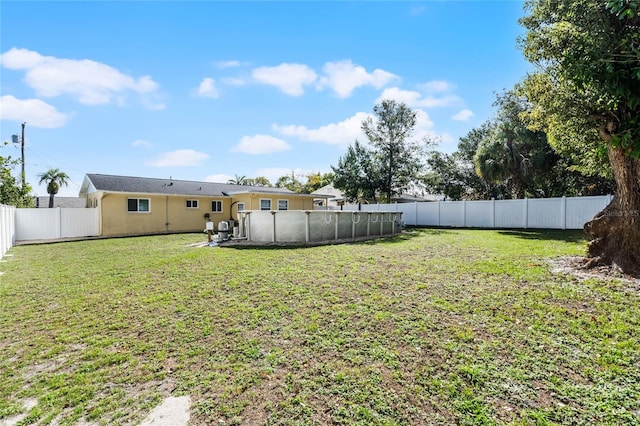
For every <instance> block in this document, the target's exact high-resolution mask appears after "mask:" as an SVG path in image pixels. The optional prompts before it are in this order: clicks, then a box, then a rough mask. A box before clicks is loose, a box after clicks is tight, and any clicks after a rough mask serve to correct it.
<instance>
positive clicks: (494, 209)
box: [491, 198, 496, 229]
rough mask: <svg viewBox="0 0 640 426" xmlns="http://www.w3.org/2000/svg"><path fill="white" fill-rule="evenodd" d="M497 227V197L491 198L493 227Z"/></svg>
mask: <svg viewBox="0 0 640 426" xmlns="http://www.w3.org/2000/svg"><path fill="white" fill-rule="evenodd" d="M495 227H496V199H495V198H492V199H491V228H492V229H495Z"/></svg>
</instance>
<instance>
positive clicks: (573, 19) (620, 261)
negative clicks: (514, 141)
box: [520, 0, 640, 275]
mask: <svg viewBox="0 0 640 426" xmlns="http://www.w3.org/2000/svg"><path fill="white" fill-rule="evenodd" d="M526 11H527V15H526V16H525V17H524V18H522V19H521V21H520V22H521V24H522V25H523V26H524V27H525V28H526V30H527V32H526V34H525V35H524V36H523V38H522V39H521V40H520V44H521V46H522V48H523V51H524V54H525V56H526V57H527V59H528V60H529V61H531V62H532V63H534V64H536V65H537V66H538V69H539V70H540V71H539V72H537V73H535V74H533V75H530V76H529V77H527V78H526V80H525V81H524V83H523V85H522V86H523V89H522V90H523V91H524V92H525V93H526V94H527V97H528V98H529V99H530V100H531V102H532V103H533V105H534V108H533V110H532V111H531V112H530V113H529V114H528V119H529V120H530V123H531V126H532V127H538V128H540V129H542V130H544V131H545V132H546V133H547V135H549V140H550V142H551V144H552V145H553V146H554V148H556V149H557V150H559V151H568V152H573V153H574V154H573V155H574V156H575V157H576V158H578V159H582V160H584V161H583V162H582V163H581V166H583V167H586V168H589V167H591V168H596V167H597V166H598V162H599V160H600V159H601V158H603V157H604V155H605V154H606V157H607V158H608V161H609V164H610V166H611V172H612V174H613V176H614V178H615V182H616V191H615V197H614V198H613V200H612V202H611V203H610V204H609V205H608V206H607V207H606V208H605V209H604V210H603V211H602V212H600V213H599V214H598V215H596V217H594V218H593V220H591V221H590V222H588V223H587V224H586V225H585V231H586V232H587V234H588V235H590V237H591V242H590V244H589V246H588V258H589V260H588V262H587V266H594V265H600V264H607V265H609V264H615V265H618V266H619V267H620V268H622V270H624V271H626V272H628V273H631V274H635V275H640V2H638V1H637V0H608V1H604V0H602V1H600V0H556V1H553V2H551V1H546V0H533V1H529V2H528V3H527V5H526Z"/></svg>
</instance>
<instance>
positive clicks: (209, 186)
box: [80, 173, 309, 197]
mask: <svg viewBox="0 0 640 426" xmlns="http://www.w3.org/2000/svg"><path fill="white" fill-rule="evenodd" d="M95 191H104V192H122V193H129V194H140V193H142V194H162V195H194V196H210V197H228V196H231V195H234V194H246V193H263V194H274V195H277V194H282V195H293V194H295V195H300V196H309V195H308V194H297V193H295V192H293V191H291V190H289V189H287V188H270V187H264V186H249V185H233V184H229V183H214V182H199V181H190V180H177V179H157V178H144V177H133V176H115V175H103V174H94V173H89V174H87V175H86V177H85V179H84V182H83V183H82V187H81V188H80V194H86V193H91V192H95Z"/></svg>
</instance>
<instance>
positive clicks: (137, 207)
mask: <svg viewBox="0 0 640 426" xmlns="http://www.w3.org/2000/svg"><path fill="white" fill-rule="evenodd" d="M150 204H151V202H150V201H149V199H148V198H127V211H128V212H140V213H148V212H149V205H150Z"/></svg>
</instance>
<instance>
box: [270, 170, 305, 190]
mask: <svg viewBox="0 0 640 426" xmlns="http://www.w3.org/2000/svg"><path fill="white" fill-rule="evenodd" d="M275 187H276V188H287V189H288V190H290V191H293V192H297V193H303V191H304V184H303V183H302V182H301V181H300V179H298V177H297V176H296V174H295V172H294V171H293V170H292V171H291V174H288V175H284V176H280V177H279V178H278V180H277V181H276V184H275Z"/></svg>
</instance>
